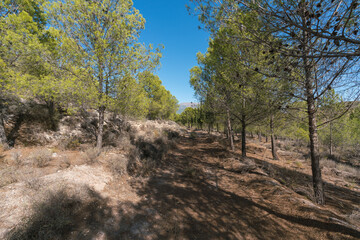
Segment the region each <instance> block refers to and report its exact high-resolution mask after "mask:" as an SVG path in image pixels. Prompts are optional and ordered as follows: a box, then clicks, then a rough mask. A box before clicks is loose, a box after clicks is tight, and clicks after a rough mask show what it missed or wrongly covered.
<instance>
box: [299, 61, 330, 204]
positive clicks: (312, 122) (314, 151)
mask: <svg viewBox="0 0 360 240" xmlns="http://www.w3.org/2000/svg"><path fill="white" fill-rule="evenodd" d="M304 63H305V78H306V79H305V88H306V102H307V110H308V119H309V139H310V158H311V170H312V177H313V187H314V195H315V201H316V203H317V204H320V205H323V204H325V197H324V184H323V181H322V178H321V169H320V156H319V141H318V135H317V126H316V109H315V99H314V82H313V80H312V77H311V73H310V70H311V69H310V67H309V66H308V65H307V59H306V58H305V59H304Z"/></svg>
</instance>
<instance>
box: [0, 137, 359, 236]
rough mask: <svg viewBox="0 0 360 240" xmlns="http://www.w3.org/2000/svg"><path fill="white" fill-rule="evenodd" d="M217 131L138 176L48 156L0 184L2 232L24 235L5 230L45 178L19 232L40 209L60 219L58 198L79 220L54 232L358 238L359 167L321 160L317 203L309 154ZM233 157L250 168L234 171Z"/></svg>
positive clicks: (183, 144) (32, 225)
mask: <svg viewBox="0 0 360 240" xmlns="http://www.w3.org/2000/svg"><path fill="white" fill-rule="evenodd" d="M222 141H224V139H222V138H221V137H215V136H209V135H208V134H207V133H206V132H204V131H194V132H191V133H190V132H187V133H185V134H184V135H183V136H182V137H180V139H179V140H178V142H177V144H176V146H175V147H174V148H172V149H171V150H170V151H169V152H168V154H167V156H166V159H165V160H164V161H163V164H162V165H161V166H160V167H157V168H156V169H154V173H153V174H152V175H151V176H150V177H142V178H141V177H138V178H134V177H130V176H127V175H122V176H120V177H116V178H115V177H113V176H112V174H111V172H109V171H108V168H106V167H104V163H103V162H101V161H100V162H97V163H95V164H92V165H89V164H86V163H83V162H81V161H80V160H77V161H75V160H72V162H71V163H67V164H68V165H71V166H70V167H67V168H64V167H62V164H64V163H63V161H60V160H58V162H56V161H55V160H54V162H52V163H51V164H50V165H49V166H48V167H47V168H45V169H43V170H42V174H41V176H40V175H39V178H37V179H38V180H37V181H23V182H21V181H20V182H17V183H13V184H9V185H6V186H4V187H1V188H0V199H1V200H0V210H1V211H0V212H2V214H0V238H1V236H3V237H4V236H7V237H8V238H9V239H20V237H19V236H24V235H21V234H20V235H19V233H18V232H16V231H17V230H13V231H12V232H11V234H10V235H6V234H5V232H7V231H8V230H9V229H11V228H13V227H14V226H16V225H20V222H19V219H22V213H23V211H24V209H25V208H27V207H28V206H29V204H32V202H33V201H32V200H31V199H33V198H37V197H38V196H39V192H43V191H45V190H42V188H44V185H46V186H47V187H46V189H47V191H48V190H49V189H52V190H54V189H60V190H56V191H53V192H52V194H51V195H48V196H47V197H46V198H43V199H42V200H44V199H45V200H44V201H43V203H44V204H42V205H41V204H40V205H39V204H38V205H36V206H37V207H35V209H36V211H37V212H36V211H35V213H33V214H32V215H31V217H30V218H26V219H27V220H26V224H25V225H24V226H26V227H25V229H24V228H23V229H21V232H22V234H23V233H24V231H25V232H26V234H27V235H29V234H31V232H32V231H39V230H38V229H39V228H38V225H39V224H43V223H41V221H43V219H44V216H42V215H47V218H46V217H45V219H47V221H49V222H51V221H54V224H59V222H61V220H59V219H56V221H55V220H53V219H52V218H54V217H55V218H61V216H62V215H61V214H59V212H58V208H59V206H66V207H67V208H68V209H70V210H72V211H73V212H76V214H74V215H71V214H70V216H71V218H70V220H71V221H74V222H76V224H74V223H71V224H68V228H66V227H65V228H63V229H62V230H61V231H62V232H61V233H59V234H58V235H56V234H57V233H56V232H55V233H52V234H53V235H52V237H53V239H56V237H57V236H61V238H58V239H99V240H100V239H206V240H208V239H360V188H359V187H360V186H359V182H358V178H356V177H359V176H355V177H353V178H351V179H350V180H349V178H346V177H344V174H343V173H342V172H340V171H331V170H328V169H326V168H325V167H324V168H323V172H324V176H323V177H324V181H325V194H326V205H325V206H319V205H316V204H314V203H313V202H312V201H311V198H312V197H311V196H312V193H311V168H310V164H309V163H308V161H305V160H304V161H300V160H295V159H292V158H291V157H290V156H289V154H287V153H286V152H284V151H279V153H280V160H278V161H275V160H271V158H270V157H271V155H270V154H271V152H270V150H269V149H268V148H266V143H260V142H258V141H255V140H250V142H249V144H248V145H247V149H248V157H247V158H246V159H243V158H241V151H240V150H236V151H235V152H231V151H229V150H226V148H224V146H223V145H224V144H223V143H222ZM236 147H237V149H239V148H240V143H239V142H236ZM29 151H30V150H29ZM9 154H10V153H9V152H7V153H6V156H7V155H9ZM61 154H70V155H71V154H73V157H70V159H81V158H80V157H79V156H78V157H76V156H75V155H76V154H80V153H76V152H68V153H66V152H62V153H59V155H61ZM111 154H114V153H111V152H109V153H107V155H111ZM70 155H69V156H70ZM80 155H81V154H80ZM6 156H5V157H6ZM237 161H238V162H247V163H249V162H250V163H252V164H255V165H256V168H254V169H251V170H247V171H240V172H239V171H236V169H237V168H236V162H237ZM227 163H228V164H227ZM44 172H46V174H44ZM60 174H61V175H60ZM345 175H346V174H345ZM346 176H347V175H346ZM44 183H46V184H44ZM73 184H78V185H77V186H80V185H81V186H82V190H79V188H77V190H76V189H75V188H72V187H71V186H72V185H73ZM64 191H65V192H67V193H65V192H64ZM69 191H70V192H71V194H69V193H68V192H69ZM76 194H77V195H79V194H80V195H81V196H80V197H74V196H75V195H76ZM69 196H70V197H69ZM27 202H28V203H27ZM64 202H65V203H64ZM27 204H28V205H27ZM54 209H55V210H54ZM62 210H63V209H62ZM52 215H53V216H52ZM66 216H68V215H66ZM49 219H50V220H49ZM63 222H64V221H63ZM63 222H62V224H63V225H64V224H65V225H66V223H63ZM48 225H51V223H48ZM66 226H67V225H66ZM41 229H43V228H41ZM1 234H3V235H1ZM17 234H18V235H17ZM9 236H10V237H9ZM43 239H46V237H45V238H43Z"/></svg>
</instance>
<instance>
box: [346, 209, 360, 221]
mask: <svg viewBox="0 0 360 240" xmlns="http://www.w3.org/2000/svg"><path fill="white" fill-rule="evenodd" d="M346 218H347V219H348V220H349V222H351V223H353V224H354V225H357V224H360V208H358V209H355V210H354V211H352V212H351V214H349V215H348V216H347V217H346Z"/></svg>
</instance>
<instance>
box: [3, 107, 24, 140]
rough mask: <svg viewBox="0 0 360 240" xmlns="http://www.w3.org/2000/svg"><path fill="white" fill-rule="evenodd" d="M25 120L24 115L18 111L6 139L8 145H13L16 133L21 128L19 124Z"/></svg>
mask: <svg viewBox="0 0 360 240" xmlns="http://www.w3.org/2000/svg"><path fill="white" fill-rule="evenodd" d="M24 120H25V115H24V114H23V113H20V114H19V115H18V116H17V117H16V120H15V124H14V127H13V128H12V129H11V131H10V133H9V135H8V137H7V139H8V144H9V146H10V147H14V146H15V141H16V138H17V137H18V133H19V130H20V128H21V124H22V123H23V121H24Z"/></svg>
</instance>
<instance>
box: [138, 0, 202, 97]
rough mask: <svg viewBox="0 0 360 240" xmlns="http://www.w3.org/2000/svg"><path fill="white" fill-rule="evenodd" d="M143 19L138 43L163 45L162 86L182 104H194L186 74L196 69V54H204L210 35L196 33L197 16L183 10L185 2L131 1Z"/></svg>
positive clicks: (159, 71)
mask: <svg viewBox="0 0 360 240" xmlns="http://www.w3.org/2000/svg"><path fill="white" fill-rule="evenodd" d="M133 2H134V7H135V8H136V9H138V10H139V11H140V13H141V14H142V15H143V17H144V18H145V19H146V24H145V30H143V31H142V32H141V35H140V41H141V42H144V43H146V44H150V43H151V44H154V46H157V45H159V44H163V45H164V46H165V49H163V51H162V53H163V58H162V59H161V68H160V70H158V71H157V75H158V76H159V77H160V79H161V80H162V82H163V85H164V86H165V87H166V89H168V90H169V91H170V92H171V93H172V94H173V95H174V96H175V97H176V98H177V99H178V100H179V103H181V102H196V98H195V97H194V91H193V89H192V88H191V87H190V83H189V78H190V73H189V70H190V69H191V68H192V67H193V66H196V65H197V62H196V53H197V52H199V51H200V52H205V51H206V49H207V47H208V39H209V34H208V33H207V32H205V31H204V30H199V29H198V26H199V24H200V23H199V22H198V20H197V17H196V16H192V15H189V13H188V11H187V10H186V8H185V5H186V4H187V3H188V0H133Z"/></svg>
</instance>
